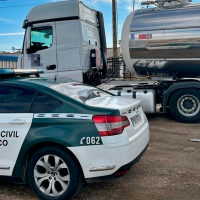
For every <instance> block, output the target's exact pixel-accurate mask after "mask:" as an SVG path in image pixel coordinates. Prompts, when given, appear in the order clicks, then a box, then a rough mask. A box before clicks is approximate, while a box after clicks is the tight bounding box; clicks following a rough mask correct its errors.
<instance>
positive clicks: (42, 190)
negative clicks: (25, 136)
mask: <svg viewBox="0 0 200 200" xmlns="http://www.w3.org/2000/svg"><path fill="white" fill-rule="evenodd" d="M27 176H28V181H29V184H30V187H31V189H32V190H33V191H34V192H35V194H36V195H37V196H38V197H39V198H40V199H44V200H66V199H70V198H72V197H73V196H74V195H75V194H76V193H78V192H79V191H80V189H81V187H82V185H83V178H82V173H81V170H80V167H79V166H78V164H77V161H76V160H75V159H74V158H72V156H71V157H70V156H69V155H68V154H67V153H66V151H64V150H63V149H61V148H59V147H54V146H52V147H51V146H49V147H44V148H42V149H39V150H38V151H37V152H36V153H35V154H34V155H33V156H32V157H31V159H30V162H29V164H28V170H27Z"/></svg>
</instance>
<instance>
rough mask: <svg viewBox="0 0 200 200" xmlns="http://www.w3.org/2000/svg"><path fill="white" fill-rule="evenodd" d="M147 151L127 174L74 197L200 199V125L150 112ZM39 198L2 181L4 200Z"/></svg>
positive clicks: (77, 199) (95, 199) (88, 199)
mask: <svg viewBox="0 0 200 200" xmlns="http://www.w3.org/2000/svg"><path fill="white" fill-rule="evenodd" d="M148 120H149V123H150V131H151V139H150V144H149V148H148V150H147V152H146V153H145V155H144V156H143V157H142V159H141V161H140V162H139V163H138V164H136V165H135V166H134V167H133V168H132V169H131V170H130V171H129V172H128V173H127V174H126V175H125V176H123V177H121V178H118V179H115V180H109V181H106V182H101V183H94V184H88V185H86V186H85V187H84V188H83V189H82V191H81V192H80V193H79V194H78V195H76V196H75V197H74V198H73V200H107V199H109V200H122V199H127V200H169V199H170V200H199V199H200V142H195V143H194V142H190V141H189V139H200V124H181V123H178V122H176V121H175V120H174V119H173V117H172V116H171V115H170V114H167V115H166V114H165V115H163V114H155V115H149V116H148ZM23 199H26V200H27V199H29V200H36V199H37V198H36V196H35V195H34V194H33V192H32V191H31V190H30V188H29V186H28V185H17V184H11V183H4V182H0V200H23Z"/></svg>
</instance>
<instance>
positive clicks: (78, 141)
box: [0, 69, 149, 200]
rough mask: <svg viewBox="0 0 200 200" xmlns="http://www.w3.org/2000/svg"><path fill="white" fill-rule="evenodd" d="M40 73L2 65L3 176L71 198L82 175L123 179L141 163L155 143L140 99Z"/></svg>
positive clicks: (43, 193) (45, 194) (51, 197)
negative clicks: (123, 176) (137, 163)
mask: <svg viewBox="0 0 200 200" xmlns="http://www.w3.org/2000/svg"><path fill="white" fill-rule="evenodd" d="M40 72H41V71H38V70H12V69H0V77H1V79H0V123H1V126H0V180H5V181H13V182H19V183H27V182H29V184H30V186H31V188H32V190H33V191H34V192H35V193H36V195H37V196H38V197H39V198H41V199H48V200H61V199H70V198H71V197H72V196H73V195H74V194H75V193H76V192H78V191H79V190H80V188H81V186H82V184H83V180H86V182H89V183H90V182H94V181H97V180H103V179H107V178H113V177H117V176H120V175H122V174H125V173H126V172H127V171H128V170H129V169H130V168H131V166H132V165H133V164H135V163H136V162H138V161H139V159H140V157H141V156H142V154H143V153H144V152H145V150H146V148H147V145H148V142H149V125H148V122H147V119H146V116H145V114H144V113H143V110H142V107H141V103H140V101H139V100H133V99H128V98H127V99H126V98H122V97H118V96H114V95H112V94H109V93H107V92H105V91H102V90H100V89H97V88H94V87H90V86H87V85H83V84H81V83H76V82H65V83H59V82H51V81H48V80H46V79H44V78H40V77H39V73H40ZM30 75H36V77H33V78H31V77H29V76H30Z"/></svg>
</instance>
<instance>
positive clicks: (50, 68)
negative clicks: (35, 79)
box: [46, 65, 56, 70]
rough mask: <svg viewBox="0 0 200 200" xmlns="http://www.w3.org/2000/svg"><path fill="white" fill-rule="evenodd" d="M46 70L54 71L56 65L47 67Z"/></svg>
mask: <svg viewBox="0 0 200 200" xmlns="http://www.w3.org/2000/svg"><path fill="white" fill-rule="evenodd" d="M46 69H47V70H54V69H56V65H49V66H47V67H46Z"/></svg>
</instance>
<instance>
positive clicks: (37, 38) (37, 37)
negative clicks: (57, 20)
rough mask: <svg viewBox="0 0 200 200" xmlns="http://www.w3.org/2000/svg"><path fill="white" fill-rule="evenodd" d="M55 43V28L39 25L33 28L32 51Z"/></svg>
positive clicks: (46, 47)
mask: <svg viewBox="0 0 200 200" xmlns="http://www.w3.org/2000/svg"><path fill="white" fill-rule="evenodd" d="M52 44H53V28H52V27H51V26H49V27H39V28H32V29H31V48H30V51H31V53H34V52H37V51H40V50H43V49H48V48H50V47H51V46H52Z"/></svg>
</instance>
